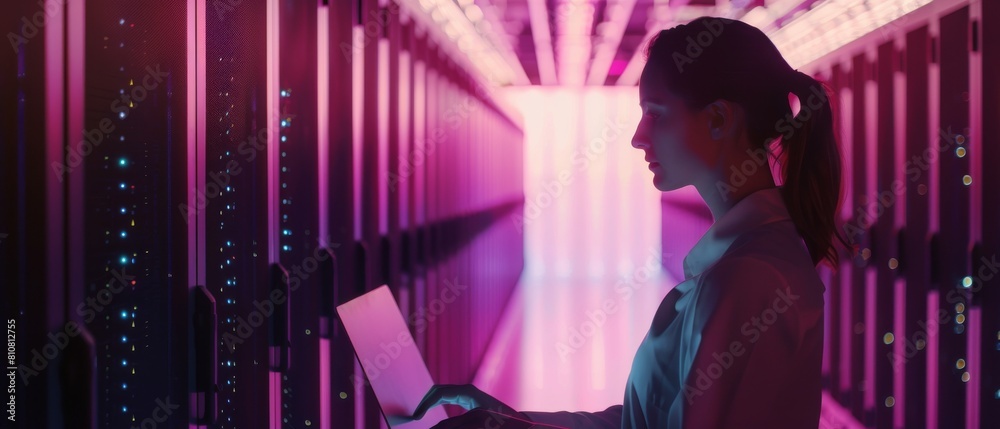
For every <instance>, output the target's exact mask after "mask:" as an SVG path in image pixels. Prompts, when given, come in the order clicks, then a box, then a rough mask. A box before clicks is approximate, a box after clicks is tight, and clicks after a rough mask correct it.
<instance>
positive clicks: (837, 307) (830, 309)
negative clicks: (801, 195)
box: [824, 64, 855, 400]
mask: <svg viewBox="0 0 1000 429" xmlns="http://www.w3.org/2000/svg"><path fill="white" fill-rule="evenodd" d="M845 81H846V76H845V73H844V71H843V69H842V67H841V66H840V65H839V64H834V65H833V66H832V67H831V69H830V85H831V89H832V92H833V97H832V99H831V100H830V103H831V106H832V107H833V113H834V116H833V118H834V126H835V130H836V133H837V135H838V136H839V140H838V143H839V144H840V147H841V151H842V153H844V154H845V159H844V169H843V171H844V176H843V177H844V178H847V177H850V175H848V174H847V173H846V172H847V171H849V169H850V164H849V158H848V157H847V156H846V155H847V154H848V153H849V152H848V150H849V146H848V145H847V141H845V140H844V138H845V137H844V136H847V135H849V134H848V133H845V132H844V131H843V130H844V129H845V128H844V127H845V125H844V124H845V122H847V121H848V119H847V118H845V117H844V111H843V109H842V108H841V106H842V105H843V104H844V102H843V100H844V97H843V88H844V86H845V85H846V82H845ZM849 192H850V186H849V184H845V185H844V193H845V194H849ZM845 201H846V202H845V203H842V206H841V213H840V217H841V218H842V219H843V220H844V233H845V235H846V236H847V239H848V241H849V243H852V244H853V243H854V242H855V237H854V235H853V234H852V233H851V231H850V229H849V228H848V226H849V225H850V224H851V223H852V218H853V216H852V213H853V212H852V210H851V209H852V208H853V207H852V205H851V204H850V201H851V199H850V198H849V197H848V198H847V199H846V200H845ZM852 262H853V261H852V260H851V259H850V258H849V257H847V255H845V254H844V253H843V252H842V253H841V259H840V266H839V267H838V268H839V269H838V270H837V273H836V274H835V276H834V277H833V278H832V279H831V281H830V284H829V285H828V286H827V295H828V298H827V301H826V302H827V308H826V314H827V326H826V331H827V335H826V338H827V340H826V348H825V349H826V351H825V353H826V356H825V357H824V359H825V361H826V363H825V364H828V365H829V369H828V371H829V374H828V375H827V377H828V382H827V383H828V388H829V389H830V392H831V394H832V395H833V397H835V398H838V399H841V400H843V398H844V396H843V394H844V389H843V388H842V386H843V385H845V384H846V382H845V381H844V378H845V376H846V374H845V372H846V371H841V369H840V368H841V365H842V363H843V362H844V359H843V358H842V357H841V356H842V353H841V350H842V348H843V347H842V344H841V343H842V339H843V338H845V334H844V330H842V329H841V321H842V320H843V319H844V314H845V312H844V311H843V310H844V308H845V307H844V306H843V305H842V304H841V297H842V292H841V291H842V290H843V289H845V288H844V287H843V284H842V282H843V279H844V272H845V270H846V267H847V266H849V264H850V263H852Z"/></svg>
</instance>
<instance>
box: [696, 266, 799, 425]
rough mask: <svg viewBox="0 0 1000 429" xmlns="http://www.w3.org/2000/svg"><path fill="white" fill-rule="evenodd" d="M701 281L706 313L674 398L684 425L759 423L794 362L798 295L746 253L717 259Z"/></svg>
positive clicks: (770, 408)
mask: <svg viewBox="0 0 1000 429" xmlns="http://www.w3.org/2000/svg"><path fill="white" fill-rule="evenodd" d="M702 287H703V288H704V289H703V292H702V296H701V297H700V298H699V302H698V303H697V308H698V310H697V311H698V312H700V313H701V314H702V315H703V316H701V317H707V319H705V320H703V323H704V325H703V326H704V327H703V329H702V330H701V333H700V335H697V334H696V338H698V337H700V340H699V342H698V346H697V349H696V351H695V356H694V360H693V361H692V364H691V367H690V370H689V371H688V373H687V376H686V378H685V382H684V385H683V386H681V395H679V396H678V398H677V400H679V401H684V402H683V412H682V413H681V414H682V418H683V426H684V427H685V428H698V429H712V428H733V427H763V426H760V425H761V424H765V423H764V422H768V421H773V419H774V416H772V415H771V414H772V413H773V410H774V406H775V401H776V400H778V399H779V397H780V396H781V395H780V393H781V392H780V389H785V388H786V386H787V375H786V374H788V373H789V370H790V369H791V368H793V367H794V366H795V365H796V362H795V359H796V357H795V356H796V353H795V352H796V350H797V349H798V346H799V344H800V343H801V339H800V336H799V334H798V332H799V321H798V318H799V314H800V313H799V309H798V308H797V305H799V299H800V297H799V295H797V294H796V293H797V292H794V291H793V288H791V287H790V285H789V282H788V281H787V280H786V278H785V276H783V275H782V274H781V273H780V272H779V271H778V270H777V269H775V268H774V267H773V266H772V265H770V264H767V263H765V262H763V261H757V260H754V259H752V258H745V257H744V258H734V259H731V260H724V261H720V263H719V264H717V266H716V267H713V268H712V269H711V270H710V272H706V275H705V278H704V283H703V284H702ZM802 301H805V300H802Z"/></svg>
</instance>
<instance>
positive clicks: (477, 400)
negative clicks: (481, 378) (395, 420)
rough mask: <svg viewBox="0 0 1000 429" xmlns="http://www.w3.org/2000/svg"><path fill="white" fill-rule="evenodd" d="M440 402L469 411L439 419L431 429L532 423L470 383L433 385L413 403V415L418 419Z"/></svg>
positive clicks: (510, 426) (492, 426)
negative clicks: (414, 407)
mask: <svg viewBox="0 0 1000 429" xmlns="http://www.w3.org/2000/svg"><path fill="white" fill-rule="evenodd" d="M444 404H451V405H458V406H460V407H462V408H465V409H466V410H470V411H469V412H467V413H465V414H462V415H460V416H457V417H452V418H450V419H447V420H445V421H442V422H441V423H438V424H437V425H436V426H434V429H459V428H493V429H501V428H504V429H508V428H509V429H514V428H528V427H531V426H532V424H531V419H529V418H528V416H527V415H525V414H524V413H519V412H517V411H516V410H514V409H513V408H511V407H509V406H508V405H507V404H504V403H503V402H500V400H499V399H496V398H494V397H492V396H490V395H488V394H487V393H486V392H483V391H482V390H479V389H478V388H477V387H476V386H473V385H471V384H462V385H453V384H437V385H434V387H431V390H430V391H428V392H427V394H426V395H424V399H422V400H421V401H420V404H419V405H417V409H416V411H414V412H413V418H414V419H416V420H419V419H421V418H423V417H424V414H426V413H427V410H429V409H431V408H434V407H436V406H438V405H444Z"/></svg>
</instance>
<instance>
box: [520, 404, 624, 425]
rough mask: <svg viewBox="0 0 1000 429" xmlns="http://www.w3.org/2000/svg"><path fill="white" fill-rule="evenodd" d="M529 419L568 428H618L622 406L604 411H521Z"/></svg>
mask: <svg viewBox="0 0 1000 429" xmlns="http://www.w3.org/2000/svg"><path fill="white" fill-rule="evenodd" d="M523 413H524V414H525V415H527V416H528V418H530V419H531V421H533V422H536V423H544V424H547V425H554V426H561V427H565V428H568V429H619V428H621V424H622V406H621V405H612V406H610V407H608V408H607V409H606V410H604V411H598V412H595V413H588V412H582V411H579V412H569V411H558V412H551V413H549V412H541V411H523Z"/></svg>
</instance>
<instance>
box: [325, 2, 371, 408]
mask: <svg viewBox="0 0 1000 429" xmlns="http://www.w3.org/2000/svg"><path fill="white" fill-rule="evenodd" d="M354 7H355V2H346V1H332V2H326V5H324V6H320V14H322V15H325V16H326V21H325V25H324V22H323V21H322V19H321V21H320V24H319V25H320V27H319V37H320V39H319V43H320V49H323V47H324V46H325V52H326V60H327V62H326V63H323V62H320V64H319V70H320V74H321V79H323V78H324V77H323V75H324V74H325V79H326V81H327V82H328V89H327V90H326V91H324V92H323V93H321V94H320V100H319V111H320V112H324V111H325V112H326V115H325V117H321V118H320V120H319V125H320V127H321V128H320V129H324V128H323V127H325V129H326V130H327V131H326V133H327V134H326V136H325V138H324V136H323V135H321V136H320V140H319V144H320V147H321V148H323V150H324V151H325V154H321V155H320V162H321V165H322V166H323V167H321V169H320V172H321V173H322V174H323V175H322V176H321V181H320V186H321V188H322V189H323V190H322V192H321V193H320V198H319V199H320V210H321V213H323V216H322V218H321V219H320V227H321V228H323V230H325V231H327V232H328V235H329V236H330V241H331V243H328V247H329V251H330V252H331V256H332V257H331V258H330V260H329V261H328V262H326V264H325V266H326V268H325V270H326V272H327V276H326V277H325V278H324V279H323V282H324V284H323V287H324V288H329V290H331V292H332V293H331V294H330V295H331V296H332V300H333V302H331V303H326V302H324V309H325V310H324V315H325V322H326V324H325V327H326V329H327V333H326V334H325V336H326V338H325V340H324V342H325V343H326V345H325V347H324V349H323V350H325V352H326V353H327V354H328V355H329V362H330V363H329V365H330V366H329V368H330V369H329V374H328V376H327V377H326V378H325V383H329V392H330V397H329V398H328V399H327V401H326V402H325V403H324V404H323V405H324V407H329V419H330V420H329V422H325V423H326V424H327V425H328V426H326V427H355V426H357V424H358V422H359V420H357V417H356V416H355V410H356V409H357V407H358V406H360V405H362V404H363V402H361V401H362V399H361V396H360V395H359V394H358V392H363V391H364V388H365V383H364V380H365V379H364V376H363V374H362V373H361V372H360V367H358V366H357V363H356V359H355V357H354V354H353V349H352V348H351V343H350V340H349V339H348V338H347V333H346V332H345V331H344V328H343V325H341V324H340V323H339V321H338V320H337V318H336V315H335V312H334V310H333V309H334V308H335V306H336V305H337V304H340V303H344V302H347V301H350V300H351V299H353V298H354V297H356V296H358V295H360V294H361V293H363V292H364V285H363V284H361V285H359V283H360V281H359V277H360V276H359V274H360V271H361V270H359V269H358V268H357V266H358V265H359V263H361V262H360V261H359V258H358V256H359V255H358V252H357V249H358V246H356V245H355V242H356V239H357V238H359V237H360V234H359V233H358V232H357V231H356V227H355V225H356V223H357V222H358V219H357V213H359V210H360V206H359V205H358V204H357V198H358V192H357V187H356V186H358V185H359V184H360V183H359V181H358V180H356V176H357V173H358V170H359V169H358V165H357V164H356V162H355V159H356V157H357V156H358V150H356V149H357V147H358V146H359V145H357V144H356V140H357V139H358V138H359V136H360V130H359V129H358V126H357V123H358V120H359V119H360V116H359V115H360V112H359V111H358V109H357V107H356V106H357V105H356V103H357V102H358V101H359V99H358V97H357V96H356V95H355V90H356V88H357V85H355V82H357V81H358V80H360V79H363V70H360V67H362V66H363V62H362V60H361V58H359V55H358V53H359V52H360V51H359V50H358V49H356V47H355V44H354V41H355V35H357V34H363V33H362V32H359V31H357V30H356V28H355V21H356V17H357V11H356V10H355V9H354ZM324 32H325V33H326V37H325V38H324V37H323V33H324ZM324 43H325V45H324ZM345 44H346V46H347V47H348V49H347V50H346V51H345V49H344V46H345ZM321 58H322V56H321ZM324 64H327V66H326V67H324ZM320 82H323V80H321V81H320ZM324 93H325V94H326V97H325V99H324V97H323V94H324ZM324 109H325V110H324ZM324 122H325V124H324ZM324 209H325V211H324ZM334 244H339V245H338V246H337V247H333V245H334ZM321 330H322V327H321ZM321 353H322V351H321ZM359 402H361V403H360V404H359Z"/></svg>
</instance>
